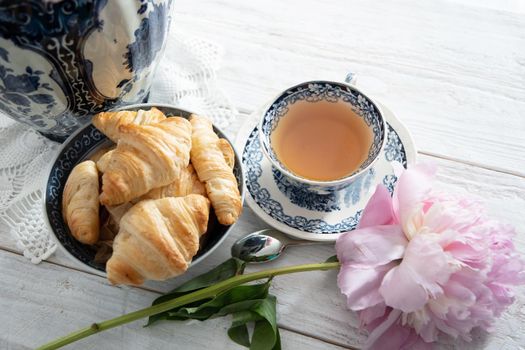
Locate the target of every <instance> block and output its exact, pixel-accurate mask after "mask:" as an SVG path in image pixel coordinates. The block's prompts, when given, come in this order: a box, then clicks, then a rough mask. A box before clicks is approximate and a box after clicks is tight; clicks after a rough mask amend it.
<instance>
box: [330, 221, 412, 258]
mask: <svg viewBox="0 0 525 350" xmlns="http://www.w3.org/2000/svg"><path fill="white" fill-rule="evenodd" d="M407 243H408V241H407V239H406V238H405V235H404V234H403V231H401V227H400V226H397V225H384V226H374V227H366V228H359V229H356V230H354V231H350V232H347V233H344V234H342V235H341V236H339V238H338V239H337V242H336V243H335V250H336V252H337V258H338V259H339V261H340V262H341V263H342V264H345V263H349V264H353V265H363V266H368V267H374V266H379V265H384V264H387V263H389V262H390V261H392V260H395V259H400V258H401V257H403V252H404V251H405V246H406V245H407Z"/></svg>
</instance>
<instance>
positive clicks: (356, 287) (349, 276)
mask: <svg viewBox="0 0 525 350" xmlns="http://www.w3.org/2000/svg"><path fill="white" fill-rule="evenodd" d="M394 266H396V264H394V263H389V264H386V265H381V266H377V267H354V266H351V265H349V264H343V266H342V267H341V270H339V275H338V276H337V285H338V286H339V289H340V290H341V293H343V294H344V295H345V296H346V303H347V306H348V308H349V309H350V310H353V311H358V310H363V309H365V308H368V307H371V306H374V305H377V304H379V303H381V302H383V297H382V296H381V294H379V286H380V285H381V281H382V280H383V277H384V276H385V274H386V273H387V272H388V271H389V270H390V269H391V268H393V267H394Z"/></svg>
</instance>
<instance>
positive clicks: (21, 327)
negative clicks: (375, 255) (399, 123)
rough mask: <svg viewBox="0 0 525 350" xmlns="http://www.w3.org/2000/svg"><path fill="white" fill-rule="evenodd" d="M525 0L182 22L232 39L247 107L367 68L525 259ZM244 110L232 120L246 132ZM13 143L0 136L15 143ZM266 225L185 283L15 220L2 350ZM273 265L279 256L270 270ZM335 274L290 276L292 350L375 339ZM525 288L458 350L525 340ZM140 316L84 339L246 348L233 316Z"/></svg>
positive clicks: (228, 78)
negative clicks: (164, 319)
mask: <svg viewBox="0 0 525 350" xmlns="http://www.w3.org/2000/svg"><path fill="white" fill-rule="evenodd" d="M523 4H524V3H523V2H522V1H519V0H517V1H512V0H508V1H504V2H503V1H501V2H499V1H490V0H484V1H481V2H476V1H473V0H459V1H442V0H437V1H417V0H401V1H386V0H385V1H357V0H350V1H348V0H333V1H314V0H303V1H298V0H296V1H291V0H288V1H277V0H272V1H269V0H266V1H262V0H256V1H254V0H252V1H249V2H248V1H245V2H241V1H234V0H203V1H199V2H195V1H189V0H179V1H176V3H175V6H176V15H175V19H174V25H176V26H178V27H179V28H183V29H184V31H185V32H187V33H188V34H189V35H192V34H193V35H196V36H200V37H203V38H205V39H208V40H212V41H215V42H217V43H219V44H221V45H222V46H223V47H224V49H225V59H224V68H223V69H222V70H221V71H220V81H221V84H222V85H223V86H224V88H225V90H226V92H227V93H228V95H229V96H230V98H231V99H232V100H233V101H234V102H235V104H236V105H237V107H238V108H239V109H240V110H241V111H242V112H243V113H241V116H240V118H244V117H246V116H247V114H249V113H250V112H251V111H252V110H254V109H256V108H257V107H259V106H260V105H261V104H262V103H264V102H265V101H266V100H267V99H269V98H271V97H272V96H273V95H274V94H276V93H278V92H279V91H280V90H281V89H283V88H285V87H287V86H289V85H291V84H293V83H296V82H300V81H304V80H308V79H311V78H324V79H341V78H342V77H343V76H344V75H345V74H346V72H347V71H348V70H353V71H356V72H358V74H359V75H360V76H359V84H360V86H361V87H362V88H363V89H364V90H365V91H366V92H367V93H369V94H370V95H372V96H374V97H377V98H378V99H380V100H381V101H383V102H384V103H385V104H388V105H389V106H390V108H392V109H393V110H394V111H395V112H396V113H397V114H398V116H399V117H400V119H402V120H403V121H404V122H405V123H406V124H407V125H408V126H409V128H410V129H411V131H412V133H413V135H414V137H415V139H416V143H417V145H418V147H419V149H420V151H421V153H422V154H421V155H420V160H423V161H433V162H437V163H438V164H439V165H440V167H441V172H440V173H439V175H438V181H439V184H440V186H442V187H444V188H446V189H449V190H452V191H455V192H465V193H470V194H474V195H477V196H481V197H483V198H484V199H485V201H486V202H487V206H488V209H489V212H490V213H491V214H492V215H494V216H496V217H498V218H500V219H502V220H505V221H507V222H510V223H513V224H514V225H515V226H516V227H517V229H518V232H519V234H518V237H517V238H516V244H517V246H518V249H519V250H520V251H521V252H522V253H524V254H525V215H524V214H523V213H525V5H523ZM241 123H242V120H241V119H239V120H238V121H237V122H236V123H235V125H233V126H232V127H231V128H230V130H229V131H230V134H231V135H232V136H234V135H235V132H236V130H237V129H238V127H239V126H240V125H241ZM0 146H1V145H0ZM264 227H266V225H265V224H264V223H263V222H262V221H261V220H259V219H258V218H257V217H255V215H254V214H253V212H251V210H250V209H249V208H245V212H244V214H243V217H242V219H241V221H240V222H239V224H238V225H237V226H236V227H235V229H234V230H233V232H232V234H231V235H230V237H228V239H227V240H226V242H224V243H223V245H222V246H221V247H220V248H219V249H218V250H217V251H216V252H215V253H214V254H213V255H212V256H211V257H210V258H209V259H208V260H207V261H205V262H203V263H202V264H201V265H199V266H196V267H195V268H192V269H191V270H190V272H189V273H188V274H187V276H184V278H180V279H176V280H172V281H167V282H164V283H150V284H148V285H146V286H145V287H144V288H116V287H112V286H110V285H109V284H108V283H107V282H106V281H105V280H104V279H103V278H101V277H98V276H93V275H91V274H89V273H87V272H85V271H83V269H82V267H81V266H77V265H76V264H75V262H73V261H71V260H69V259H68V258H67V257H66V256H65V255H64V254H63V253H62V252H57V253H56V254H55V255H54V256H53V257H51V258H50V259H49V262H45V263H42V264H40V265H37V266H34V265H31V264H30V263H29V262H28V261H26V260H25V259H24V258H23V257H21V256H20V250H19V249H18V248H17V247H16V244H15V241H14V239H13V238H12V237H9V236H7V235H6V234H5V233H2V232H5V231H2V228H1V227H0V279H1V281H2V283H0V310H2V312H0V324H2V327H0V348H1V349H26V348H33V347H35V346H37V345H39V344H41V343H43V342H45V341H48V340H51V339H52V338H55V337H57V336H60V335H64V334H65V333H68V332H70V331H73V330H75V329H77V328H79V327H82V326H85V325H87V324H89V323H91V322H93V321H99V320H103V319H106V318H111V317H114V316H118V315H120V314H122V313H124V312H129V311H132V310H135V309H139V308H142V307H145V306H147V305H149V304H150V303H151V301H152V300H153V299H154V298H155V297H156V296H157V295H158V293H159V292H164V291H167V290H169V289H171V288H173V287H174V286H176V285H177V284H179V283H181V282H182V281H183V280H184V279H186V278H189V277H191V276H194V275H196V274H199V273H202V272H204V271H206V270H208V269H209V268H210V267H212V266H214V265H216V264H217V263H219V262H221V261H223V260H224V259H226V258H227V257H228V254H229V247H230V245H231V243H232V242H233V241H234V240H235V239H237V238H238V237H240V236H242V235H244V234H246V233H248V232H251V231H254V230H257V229H261V228H264ZM333 253H334V251H333V246H329V245H327V246H325V247H316V248H313V247H312V248H303V249H296V250H290V251H289V252H288V253H287V254H286V256H285V257H284V258H282V260H280V261H278V262H276V263H273V264H272V265H273V266H278V265H279V266H280V265H291V264H297V263H305V262H317V261H322V260H324V259H326V258H327V257H328V256H330V255H333ZM270 266H271V265H270ZM335 279H336V272H335V271H331V272H314V273H308V274H298V275H288V276H282V277H278V278H276V279H275V281H274V285H273V289H272V292H273V293H274V294H275V295H276V296H277V297H278V303H279V304H278V312H279V326H280V327H281V329H282V338H283V345H284V348H285V349H336V348H339V347H343V348H352V347H355V348H357V347H359V345H360V344H362V343H363V341H364V339H365V334H364V333H362V332H359V330H358V329H357V328H356V326H357V323H356V319H355V317H354V315H352V314H351V313H349V312H347V311H345V309H344V305H345V303H344V298H343V297H342V296H341V295H340V294H339V293H338V291H337V288H336V285H335ZM524 321H525V288H524V287H521V288H519V289H518V290H517V298H516V302H515V304H514V305H513V306H512V307H511V308H510V309H509V311H508V312H506V313H505V314H504V315H503V317H502V318H501V320H500V321H499V322H498V323H497V327H496V331H495V332H494V333H493V334H490V335H486V334H483V333H479V334H477V336H476V337H475V339H474V342H473V343H472V344H468V345H467V344H463V343H457V342H451V341H450V340H449V341H445V343H448V344H449V345H442V346H441V347H442V348H450V349H498V350H500V349H519V348H522V347H523V346H524V345H525V327H524V326H523V324H524ZM141 324H142V323H141V322H136V323H134V324H131V325H127V326H124V327H120V328H118V329H114V330H111V331H109V332H105V333H102V334H100V335H96V336H94V337H91V338H88V339H86V340H84V341H82V342H79V343H77V344H74V345H73V346H70V347H69V348H76V349H122V348H126V349H168V348H170V349H171V348H181V349H202V348H213V349H226V348H227V349H231V348H235V347H234V346H233V344H232V343H231V342H230V341H229V340H228V338H227V336H226V329H227V327H228V320H214V321H207V322H204V323H196V324H189V325H188V324H183V323H164V324H161V325H158V326H155V327H151V328H146V329H145V328H142V327H141Z"/></svg>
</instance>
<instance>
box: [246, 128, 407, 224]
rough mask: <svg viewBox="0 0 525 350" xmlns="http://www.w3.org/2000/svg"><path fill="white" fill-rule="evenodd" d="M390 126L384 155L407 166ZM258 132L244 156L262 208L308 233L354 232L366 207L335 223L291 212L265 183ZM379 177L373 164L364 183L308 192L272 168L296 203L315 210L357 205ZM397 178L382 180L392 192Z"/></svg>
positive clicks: (251, 185) (390, 176) (254, 195)
mask: <svg viewBox="0 0 525 350" xmlns="http://www.w3.org/2000/svg"><path fill="white" fill-rule="evenodd" d="M387 129H388V130H387V133H388V138H387V144H386V146H385V151H384V152H383V153H382V154H381V155H380V156H384V158H385V159H386V160H387V161H388V162H399V163H400V164H402V165H403V167H405V168H406V167H407V155H406V152H405V148H404V146H403V143H402V141H401V139H400V138H399V135H398V134H397V132H396V131H395V130H394V129H393V128H392V127H391V126H390V125H389V124H387ZM258 134H259V131H258V128H255V129H254V130H253V131H252V133H251V134H250V136H249V137H248V140H247V142H246V146H245V148H244V151H243V155H242V158H243V164H244V166H245V177H246V188H247V190H248V192H249V193H250V195H251V197H252V199H253V200H254V201H255V203H256V204H257V206H258V207H259V208H260V209H262V211H264V212H265V213H266V214H267V215H269V216H271V217H272V218H273V219H275V220H277V221H278V222H280V223H283V224H285V225H287V226H289V227H292V228H295V229H298V230H301V231H304V232H311V233H318V234H334V233H341V232H345V231H350V230H353V229H355V228H356V227H357V225H358V223H359V219H360V217H361V213H362V210H357V211H354V212H352V213H351V215H348V216H345V217H344V218H342V219H340V220H337V222H335V223H329V222H327V221H325V220H322V219H312V218H310V219H309V218H307V217H305V216H302V215H290V214H289V212H288V210H289V208H288V209H286V208H285V206H283V203H281V202H279V201H278V200H276V199H275V196H272V193H271V192H270V191H269V189H268V188H266V187H265V186H264V185H263V184H262V181H261V177H262V176H263V168H262V166H261V164H262V163H263V161H264V154H263V152H262V150H261V143H260V139H259V137H258V136H259V135H258ZM375 176H376V174H375V169H374V167H372V168H371V169H370V170H369V172H367V173H365V174H364V175H363V176H362V177H360V178H358V179H356V181H362V183H361V184H352V185H350V186H349V187H348V188H347V189H343V190H342V191H336V192H334V193H326V194H324V195H323V194H318V193H315V192H311V191H308V189H309V187H299V188H298V187H296V186H297V184H293V183H290V182H289V181H290V178H289V177H287V176H285V175H283V174H282V173H280V172H279V171H278V170H277V169H275V168H272V177H273V180H274V182H275V184H276V186H277V187H278V188H279V191H281V193H283V194H284V195H285V196H286V197H287V198H288V199H289V200H290V202H291V203H292V204H294V205H296V206H298V207H301V208H305V209H307V210H311V211H314V212H324V213H329V212H333V211H337V210H341V209H345V208H346V207H348V205H350V204H356V203H357V202H358V201H359V200H360V199H361V195H362V193H365V192H366V191H365V189H370V187H371V186H372V184H373V183H377V181H374V180H375V178H374V177H375ZM396 181H397V177H396V176H395V175H393V174H387V175H386V176H384V177H383V179H382V180H381V182H382V183H383V184H384V185H385V186H386V187H387V188H388V189H389V191H390V192H391V193H392V192H393V189H394V186H395V183H396Z"/></svg>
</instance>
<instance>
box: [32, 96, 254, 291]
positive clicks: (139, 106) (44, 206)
mask: <svg viewBox="0 0 525 350" xmlns="http://www.w3.org/2000/svg"><path fill="white" fill-rule="evenodd" d="M152 107H161V108H169V109H177V110H180V111H184V112H185V113H188V114H195V115H198V113H194V112H193V111H190V110H187V109H185V108H180V107H177V106H176V105H172V104H168V103H136V104H130V105H126V106H121V107H118V108H110V109H108V110H107V111H121V110H127V109H142V108H144V109H146V108H152ZM90 125H92V123H91V122H89V123H87V124H85V125H83V126H81V127H80V128H78V129H77V130H75V132H73V133H72V134H71V135H69V136H68V138H67V139H66V140H65V141H64V142H63V143H62V144H61V145H60V147H58V149H57V150H56V155H55V157H53V160H52V161H51V162H50V164H49V166H48V168H47V171H46V174H47V177H46V181H45V183H44V185H43V199H44V200H43V201H42V209H43V212H44V223H45V224H46V225H47V229H48V230H49V231H50V232H51V236H52V237H53V239H54V241H55V242H56V244H57V246H58V247H60V249H61V250H62V251H63V252H65V254H66V256H68V257H69V258H70V259H71V260H72V261H74V262H75V263H76V264H80V265H81V266H82V268H83V269H86V270H88V271H89V272H90V273H93V274H96V275H99V276H102V277H107V272H106V271H101V270H98V269H96V268H94V267H92V266H89V265H87V264H85V263H84V262H82V261H80V260H79V259H77V258H76V257H75V256H74V255H73V254H72V253H71V252H70V251H69V250H67V249H66V247H64V246H63V245H62V242H61V241H60V239H59V238H58V237H57V235H56V233H55V230H54V229H53V226H51V223H50V221H49V216H48V212H47V202H48V200H49V198H48V194H47V187H48V184H49V179H50V177H51V172H52V170H53V168H54V166H55V163H56V162H57V160H58V158H59V157H60V155H61V154H62V152H63V151H64V149H65V148H66V147H67V146H68V145H69V143H70V142H71V140H73V139H74V138H75V137H76V136H77V135H78V134H79V133H81V132H82V131H83V130H84V129H85V128H87V127H88V126H90ZM212 126H213V128H214V129H216V130H217V131H219V132H220V133H221V137H222V138H225V139H226V140H227V141H228V142H229V143H230V145H231V146H232V148H233V153H234V155H235V163H236V164H238V166H239V169H240V172H239V174H240V183H239V184H238V186H239V192H240V195H241V205H242V206H244V199H245V191H244V168H243V164H242V161H241V158H240V157H239V153H238V152H237V149H236V147H235V146H234V144H233V143H232V142H231V140H230V138H229V137H228V135H227V134H226V133H224V132H223V131H222V129H220V128H219V127H217V126H216V125H215V124H213V123H212ZM77 164H78V163H77ZM66 181H67V180H66ZM241 216H242V213H241ZM239 219H240V216H239ZM239 219H237V221H236V222H234V223H233V224H231V225H230V226H228V227H227V228H226V230H225V232H224V234H223V235H222V237H221V238H220V239H219V240H218V241H217V242H216V243H215V244H214V245H213V246H212V247H211V248H210V249H209V250H208V251H207V252H205V253H204V254H202V255H200V256H199V257H198V258H197V259H195V260H192V261H191V262H190V265H189V266H188V270H186V272H184V273H187V272H188V271H189V270H190V269H191V268H192V267H194V266H195V265H197V264H198V263H200V262H201V261H203V260H205V259H206V258H207V257H208V256H209V255H210V254H211V253H213V252H214V251H215V249H217V248H218V247H219V246H220V245H221V244H222V243H223V242H224V240H225V239H226V237H227V236H228V235H229V234H230V233H231V230H232V228H233V227H234V226H235V225H236V224H237V223H238V222H239ZM177 277H178V276H175V277H172V278H168V279H167V280H171V279H174V278H177ZM167 280H166V281H167Z"/></svg>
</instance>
